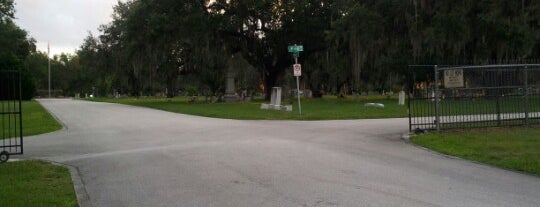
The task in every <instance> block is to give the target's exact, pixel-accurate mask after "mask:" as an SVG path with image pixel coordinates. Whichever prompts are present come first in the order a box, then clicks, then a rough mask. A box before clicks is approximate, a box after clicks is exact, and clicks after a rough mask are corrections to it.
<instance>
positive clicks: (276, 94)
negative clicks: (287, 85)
mask: <svg viewBox="0 0 540 207" xmlns="http://www.w3.org/2000/svg"><path fill="white" fill-rule="evenodd" d="M261 109H274V110H285V111H292V105H281V87H273V88H272V96H271V97H270V104H265V103H263V104H261Z"/></svg>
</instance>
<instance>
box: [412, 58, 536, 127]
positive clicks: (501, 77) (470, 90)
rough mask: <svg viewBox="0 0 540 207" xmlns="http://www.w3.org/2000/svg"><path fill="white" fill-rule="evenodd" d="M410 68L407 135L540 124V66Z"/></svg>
mask: <svg viewBox="0 0 540 207" xmlns="http://www.w3.org/2000/svg"><path fill="white" fill-rule="evenodd" d="M409 69H410V70H411V76H410V80H409V86H408V100H409V101H408V106H409V107H408V108H409V130H410V131H417V132H418V131H420V132H421V131H424V130H437V131H439V130H445V129H455V128H478V127H495V126H512V125H529V124H540V64H514V65H482V66H444V67H439V66H436V65H435V66H410V68H409Z"/></svg>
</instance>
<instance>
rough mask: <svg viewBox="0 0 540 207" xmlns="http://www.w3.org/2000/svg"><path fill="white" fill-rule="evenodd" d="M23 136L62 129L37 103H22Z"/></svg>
mask: <svg viewBox="0 0 540 207" xmlns="http://www.w3.org/2000/svg"><path fill="white" fill-rule="evenodd" d="M22 107H23V127H24V128H23V135H24V136H30V135H37V134H43V133H47V132H53V131H57V130H60V129H62V125H60V124H59V123H58V122H57V121H56V120H55V119H54V118H53V117H52V115H51V114H49V113H48V112H47V110H45V108H43V106H41V104H39V103H38V102H37V101H35V100H32V101H23V102H22Z"/></svg>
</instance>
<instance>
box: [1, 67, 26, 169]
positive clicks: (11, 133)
mask: <svg viewBox="0 0 540 207" xmlns="http://www.w3.org/2000/svg"><path fill="white" fill-rule="evenodd" d="M21 98H22V97H21V74H20V72H19V71H14V70H0V119H1V120H0V122H1V126H2V128H1V132H0V134H1V135H0V162H5V161H7V160H8V159H9V156H10V155H14V154H22V153H23V133H22V132H23V127H22V103H21Z"/></svg>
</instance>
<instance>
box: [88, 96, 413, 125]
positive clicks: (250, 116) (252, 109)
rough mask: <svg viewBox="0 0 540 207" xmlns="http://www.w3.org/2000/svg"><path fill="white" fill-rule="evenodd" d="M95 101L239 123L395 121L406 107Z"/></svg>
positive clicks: (394, 103) (351, 102) (325, 101)
mask: <svg viewBox="0 0 540 207" xmlns="http://www.w3.org/2000/svg"><path fill="white" fill-rule="evenodd" d="M86 100H92V101H99V102H110V103H120V104H128V105H134V106H143V107H148V108H154V109H160V110H165V111H171V112H176V113H183V114H190V115H197V116H206V117H215V118H228V119H241V120H333V119H373V118H398V117H406V116H407V107H406V106H400V105H398V100H397V99H396V98H395V97H390V98H388V97H382V96H377V97H360V98H359V99H356V98H345V99H339V98H336V97H325V98H322V99H303V100H301V104H302V115H299V113H298V111H297V110H298V104H297V103H296V102H293V103H291V102H287V101H283V102H282V104H290V105H293V111H292V112H285V111H275V110H261V109H260V106H261V103H263V102H264V101H262V100H255V101H252V102H240V103H189V102H188V100H187V98H185V97H179V98H172V99H167V98H138V99H136V98H120V99H113V98H95V99H86ZM369 102H377V103H382V104H384V105H385V107H384V108H373V107H365V106H364V104H365V103H369Z"/></svg>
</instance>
